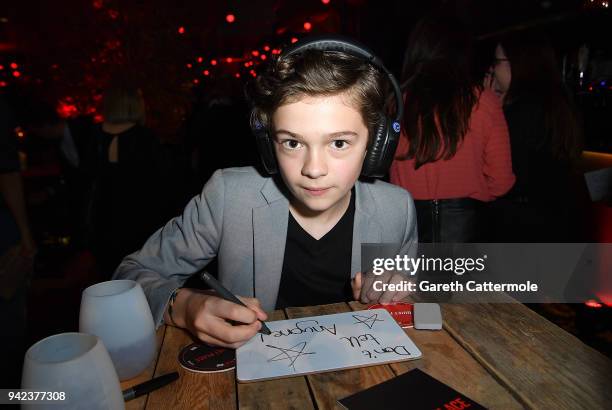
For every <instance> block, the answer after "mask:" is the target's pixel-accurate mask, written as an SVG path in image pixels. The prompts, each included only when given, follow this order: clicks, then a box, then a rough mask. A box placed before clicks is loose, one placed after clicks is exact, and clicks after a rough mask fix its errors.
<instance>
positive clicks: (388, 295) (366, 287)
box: [351, 272, 409, 303]
mask: <svg viewBox="0 0 612 410" xmlns="http://www.w3.org/2000/svg"><path fill="white" fill-rule="evenodd" d="M403 280H406V276H405V275H403V274H401V273H397V272H384V273H383V274H382V275H374V274H366V275H363V274H362V273H361V272H357V273H356V274H355V277H354V278H353V280H351V287H352V288H353V298H354V299H355V300H358V301H360V302H361V303H391V302H397V301H399V300H402V299H404V298H405V297H406V296H407V295H408V293H409V292H408V291H402V292H396V291H389V290H387V291H377V290H374V282H375V281H380V282H381V284H380V285H377V287H378V288H382V284H384V283H400V282H402V281H403Z"/></svg>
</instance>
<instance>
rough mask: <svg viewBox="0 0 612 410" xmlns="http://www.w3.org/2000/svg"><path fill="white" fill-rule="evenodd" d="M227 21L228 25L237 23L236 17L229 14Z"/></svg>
mask: <svg viewBox="0 0 612 410" xmlns="http://www.w3.org/2000/svg"><path fill="white" fill-rule="evenodd" d="M225 21H227V22H228V23H233V22H234V21H236V16H234V15H233V14H228V15H227V16H225Z"/></svg>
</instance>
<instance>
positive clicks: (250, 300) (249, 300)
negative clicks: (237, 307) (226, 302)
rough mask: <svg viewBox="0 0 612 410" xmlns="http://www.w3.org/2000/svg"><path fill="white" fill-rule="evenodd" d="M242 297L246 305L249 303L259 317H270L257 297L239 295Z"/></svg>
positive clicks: (264, 318) (261, 318)
mask: <svg viewBox="0 0 612 410" xmlns="http://www.w3.org/2000/svg"><path fill="white" fill-rule="evenodd" d="M238 299H240V300H241V301H242V302H243V303H244V304H245V305H247V306H248V307H249V308H250V309H251V310H253V311H254V312H255V313H256V314H257V319H259V320H266V319H268V314H267V313H266V312H265V311H264V310H263V309H262V308H261V303H259V300H258V299H256V298H246V297H242V296H239V297H238Z"/></svg>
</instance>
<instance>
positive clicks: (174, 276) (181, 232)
mask: <svg viewBox="0 0 612 410" xmlns="http://www.w3.org/2000/svg"><path fill="white" fill-rule="evenodd" d="M224 201H225V187H224V181H223V171H222V170H218V171H217V172H215V173H214V174H213V176H212V177H211V178H210V180H209V181H208V182H207V183H206V185H205V186H204V189H203V191H202V193H201V194H200V195H199V196H196V197H195V198H193V199H192V200H191V201H190V202H189V203H188V204H187V206H186V207H185V209H184V211H183V213H182V215H179V216H177V217H175V218H173V219H172V220H170V221H169V222H168V223H166V225H165V226H164V227H162V228H161V229H159V230H158V231H157V232H155V233H154V234H153V235H152V236H151V237H150V238H149V239H148V240H147V241H146V242H145V244H144V246H143V247H142V249H140V250H139V251H137V252H135V253H133V254H131V255H128V256H126V257H125V258H124V259H123V261H122V262H121V264H120V265H119V267H118V268H117V270H116V271H115V274H114V275H113V279H131V280H135V281H136V282H138V283H139V284H140V285H141V286H142V289H143V290H144V293H145V295H146V297H147V300H148V302H149V306H150V308H151V313H152V314H153V320H154V321H155V326H156V327H158V326H160V325H161V324H162V322H163V317H164V312H165V310H166V306H167V304H168V302H169V298H170V295H171V294H172V292H173V291H174V290H175V289H176V288H179V287H180V286H181V285H182V284H183V283H184V282H185V281H186V280H187V278H188V277H189V276H191V275H193V274H194V273H196V272H197V271H199V270H201V269H202V268H204V267H205V266H206V265H207V264H208V263H209V262H210V261H211V260H212V259H213V258H214V257H215V256H216V255H217V252H218V249H219V243H220V240H221V234H222V229H223V207H224ZM144 205H145V206H146V204H144Z"/></svg>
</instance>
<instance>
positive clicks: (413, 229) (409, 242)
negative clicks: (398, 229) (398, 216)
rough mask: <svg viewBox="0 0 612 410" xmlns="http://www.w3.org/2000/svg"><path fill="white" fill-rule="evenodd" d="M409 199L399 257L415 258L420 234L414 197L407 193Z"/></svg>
mask: <svg viewBox="0 0 612 410" xmlns="http://www.w3.org/2000/svg"><path fill="white" fill-rule="evenodd" d="M406 196H407V197H408V198H407V200H406V201H404V204H405V205H406V209H405V213H404V215H405V217H406V223H405V228H404V237H403V240H402V246H401V249H400V250H399V252H398V255H408V256H409V257H411V258H415V257H416V255H417V252H418V249H419V233H418V229H417V216H416V208H415V207H414V200H413V199H412V195H410V193H408V192H406Z"/></svg>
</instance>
